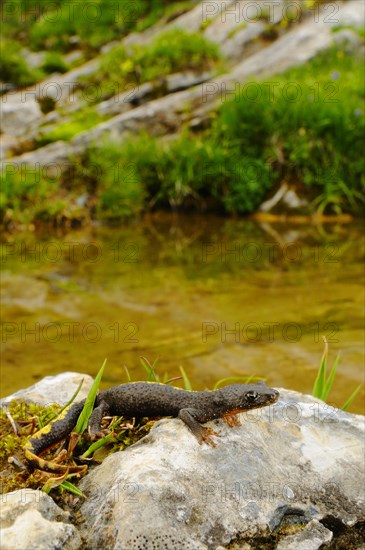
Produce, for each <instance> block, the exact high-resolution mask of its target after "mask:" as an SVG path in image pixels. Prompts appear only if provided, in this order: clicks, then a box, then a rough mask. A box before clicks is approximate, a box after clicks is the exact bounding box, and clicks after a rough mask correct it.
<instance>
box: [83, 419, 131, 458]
mask: <svg viewBox="0 0 365 550" xmlns="http://www.w3.org/2000/svg"><path fill="white" fill-rule="evenodd" d="M122 420H123V418H122V417H120V418H118V420H116V421H115V422H114V423H113V424H112V425H111V426H110V430H112V431H111V433H110V434H107V435H106V436H105V437H102V438H101V439H98V441H94V443H92V444H91V445H90V447H89V448H88V449H86V451H85V452H84V453H83V454H82V455H81V456H80V458H88V457H89V456H90V455H92V454H93V453H94V452H95V451H97V450H98V449H100V447H103V446H104V445H105V444H106V443H108V441H110V440H111V439H112V438H113V437H114V433H113V430H114V429H115V428H116V427H117V426H119V424H120V423H121V422H122Z"/></svg>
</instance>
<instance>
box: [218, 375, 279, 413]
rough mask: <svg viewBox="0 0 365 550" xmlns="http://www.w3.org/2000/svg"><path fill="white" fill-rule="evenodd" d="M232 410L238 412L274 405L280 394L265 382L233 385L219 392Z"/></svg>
mask: <svg viewBox="0 0 365 550" xmlns="http://www.w3.org/2000/svg"><path fill="white" fill-rule="evenodd" d="M219 391H220V393H221V398H223V399H224V400H225V401H226V403H227V405H229V407H231V410H234V411H236V412H239V411H247V410H250V409H258V408H260V407H267V406H268V405H272V404H273V403H275V402H276V401H277V400H278V399H279V392H278V391H277V390H274V388H269V387H268V386H267V385H266V384H265V383H264V382H258V383H257V384H232V385H231V386H226V387H224V388H221V390H219Z"/></svg>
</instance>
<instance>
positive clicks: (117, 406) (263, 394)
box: [25, 382, 279, 472]
mask: <svg viewBox="0 0 365 550" xmlns="http://www.w3.org/2000/svg"><path fill="white" fill-rule="evenodd" d="M278 397H279V392H278V391H276V390H274V389H272V388H269V387H268V386H266V384H264V383H263V382H259V383H257V384H233V385H231V386H225V387H224V388H221V389H219V390H213V391H187V390H182V389H179V388H174V387H173V386H169V385H165V384H159V383H154V382H134V383H131V384H122V385H121V386H115V387H113V388H110V389H108V390H105V391H102V392H100V393H99V394H98V396H97V398H96V400H95V406H94V410H93V412H92V415H91V417H90V421H89V432H90V434H91V436H92V437H95V436H96V435H97V434H98V433H99V432H100V429H101V428H100V425H101V420H102V418H103V416H105V415H111V416H124V417H126V418H133V417H137V418H142V417H150V418H156V417H160V416H172V417H178V418H180V419H181V420H182V421H183V422H184V423H185V424H186V425H187V426H188V427H189V428H190V430H191V432H192V433H193V434H194V435H195V437H196V438H197V439H198V442H199V443H202V442H203V441H205V442H206V443H208V444H210V445H212V446H215V444H214V442H213V440H212V439H211V437H210V436H211V435H218V434H217V433H215V432H214V431H213V430H212V429H211V428H207V427H203V426H201V424H204V423H205V422H208V421H209V420H214V419H216V418H222V419H223V420H225V421H226V422H228V424H229V425H231V426H233V424H234V423H238V420H236V419H235V416H234V415H236V414H237V413H239V412H243V411H247V410H250V409H257V408H260V407H266V406H267V405H271V404H272V403H275V402H276V401H277V399H278ZM84 402H85V400H83V401H81V402H79V403H75V404H74V405H71V406H69V407H67V408H66V409H65V410H64V411H63V413H62V414H61V415H59V416H58V417H57V418H56V419H55V420H54V421H52V422H51V423H50V424H48V425H47V426H46V427H45V428H43V429H42V430H40V431H39V432H37V433H36V434H35V435H34V436H33V437H31V438H30V439H29V440H28V442H27V444H26V446H25V454H26V458H27V460H28V462H29V463H30V464H31V465H33V466H34V467H37V468H42V469H45V470H49V471H55V472H65V471H66V470H67V467H66V466H61V465H58V464H55V463H50V462H46V461H44V460H42V459H40V457H39V456H37V455H38V454H40V453H42V452H43V451H45V450H46V449H47V448H49V447H51V446H52V445H54V444H56V443H58V442H59V441H61V440H62V439H64V438H65V437H66V436H67V435H69V434H70V432H71V431H72V430H73V428H74V427H75V425H76V422H77V419H78V417H79V415H80V413H81V410H82V408H83V405H84ZM83 468H84V467H83ZM79 470H80V467H77V466H76V467H74V468H72V467H70V468H69V471H70V472H72V471H79Z"/></svg>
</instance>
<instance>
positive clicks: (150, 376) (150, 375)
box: [140, 356, 159, 382]
mask: <svg viewBox="0 0 365 550" xmlns="http://www.w3.org/2000/svg"><path fill="white" fill-rule="evenodd" d="M140 361H141V365H142V367H143V368H144V370H145V371H146V372H147V382H151V381H153V382H159V378H158V376H157V374H156V373H155V368H156V365H157V361H158V358H156V359H155V360H154V362H153V364H152V365H151V363H150V362H149V360H148V359H146V357H142V356H141V357H140Z"/></svg>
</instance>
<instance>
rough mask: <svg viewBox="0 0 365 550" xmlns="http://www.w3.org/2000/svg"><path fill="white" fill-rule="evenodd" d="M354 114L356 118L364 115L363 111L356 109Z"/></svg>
mask: <svg viewBox="0 0 365 550" xmlns="http://www.w3.org/2000/svg"><path fill="white" fill-rule="evenodd" d="M354 113H355V115H356V116H361V115H362V109H355V111H354Z"/></svg>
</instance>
